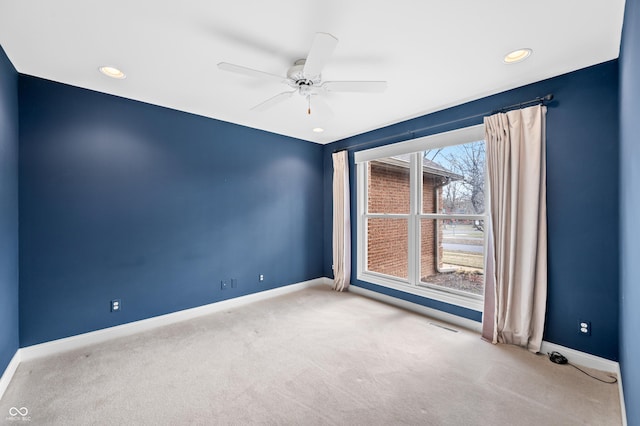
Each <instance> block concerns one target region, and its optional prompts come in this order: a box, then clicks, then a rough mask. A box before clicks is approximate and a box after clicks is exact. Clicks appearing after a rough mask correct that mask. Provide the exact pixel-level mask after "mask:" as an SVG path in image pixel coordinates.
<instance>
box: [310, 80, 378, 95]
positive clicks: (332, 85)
mask: <svg viewBox="0 0 640 426" xmlns="http://www.w3.org/2000/svg"><path fill="white" fill-rule="evenodd" d="M321 87H322V88H323V89H324V90H326V91H327V92H362V93H380V92H384V91H385V90H386V89H387V82H386V81H325V82H324V83H322V86H321Z"/></svg>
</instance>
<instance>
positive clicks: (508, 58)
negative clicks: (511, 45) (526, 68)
mask: <svg viewBox="0 0 640 426" xmlns="http://www.w3.org/2000/svg"><path fill="white" fill-rule="evenodd" d="M531 53H533V50H531V49H529V48H524V49H518V50H514V51H513V52H509V53H507V54H506V55H505V57H504V63H505V64H515V63H516V62H520V61H524V60H525V59H527V58H528V57H529V56H531Z"/></svg>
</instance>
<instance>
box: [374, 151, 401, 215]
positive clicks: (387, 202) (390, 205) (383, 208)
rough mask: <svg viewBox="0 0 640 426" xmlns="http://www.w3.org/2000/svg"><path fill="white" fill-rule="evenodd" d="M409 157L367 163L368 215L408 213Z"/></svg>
mask: <svg viewBox="0 0 640 426" xmlns="http://www.w3.org/2000/svg"><path fill="white" fill-rule="evenodd" d="M409 157H410V156H409V155H408V154H407V155H401V156H398V157H389V158H382V159H379V160H375V161H369V163H368V166H367V174H368V179H367V184H368V187H367V191H368V192H367V193H368V195H369V199H368V200H367V205H368V212H369V213H404V214H406V213H409V199H410V197H409Z"/></svg>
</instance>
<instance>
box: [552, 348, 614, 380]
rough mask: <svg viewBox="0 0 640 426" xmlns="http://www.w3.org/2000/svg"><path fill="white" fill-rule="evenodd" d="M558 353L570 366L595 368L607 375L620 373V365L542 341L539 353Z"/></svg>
mask: <svg viewBox="0 0 640 426" xmlns="http://www.w3.org/2000/svg"><path fill="white" fill-rule="evenodd" d="M554 351H557V352H560V353H561V354H562V355H564V356H565V357H567V359H568V360H569V362H571V363H572V364H577V365H581V366H583V367H587V368H595V369H596V370H601V371H606V372H608V373H616V374H618V372H619V371H620V365H619V364H618V363H617V362H615V361H611V360H608V359H606V358H601V357H599V356H595V355H591V354H588V353H586V352H580V351H577V350H575V349H571V348H567V347H566V346H561V345H557V344H555V343H551V342H547V341H544V340H543V341H542V345H541V346H540V353H543V354H546V353H549V352H554Z"/></svg>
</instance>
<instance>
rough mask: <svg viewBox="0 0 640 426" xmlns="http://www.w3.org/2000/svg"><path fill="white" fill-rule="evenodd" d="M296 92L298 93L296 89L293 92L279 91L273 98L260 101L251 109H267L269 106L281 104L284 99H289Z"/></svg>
mask: <svg viewBox="0 0 640 426" xmlns="http://www.w3.org/2000/svg"><path fill="white" fill-rule="evenodd" d="M294 93H296V91H295V90H292V91H291V92H282V93H279V94H277V95H275V96H274V97H272V98H269V99H267V100H266V101H264V102H262V103H259V104H258V105H256V106H254V107H253V108H251V111H266V110H268V109H269V108H271V107H272V106H274V105H276V104H279V103H280V102H282V101H285V100H287V99H289V98H290V97H291V96H292V95H293V94H294Z"/></svg>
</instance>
